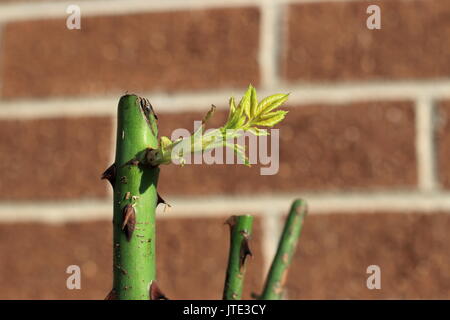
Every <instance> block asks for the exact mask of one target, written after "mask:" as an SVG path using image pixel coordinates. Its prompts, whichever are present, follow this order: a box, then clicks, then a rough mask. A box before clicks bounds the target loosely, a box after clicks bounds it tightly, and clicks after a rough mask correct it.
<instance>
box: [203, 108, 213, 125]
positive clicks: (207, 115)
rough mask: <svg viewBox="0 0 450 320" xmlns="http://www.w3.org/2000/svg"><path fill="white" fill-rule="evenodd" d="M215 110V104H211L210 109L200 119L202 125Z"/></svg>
mask: <svg viewBox="0 0 450 320" xmlns="http://www.w3.org/2000/svg"><path fill="white" fill-rule="evenodd" d="M215 111H216V106H215V105H211V109H209V111H208V113H207V114H206V115H205V116H204V118H203V120H202V125H205V124H206V122H207V121H208V120H209V119H210V118H211V117H212V115H213V114H214V112H215Z"/></svg>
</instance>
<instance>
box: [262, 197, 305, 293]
mask: <svg viewBox="0 0 450 320" xmlns="http://www.w3.org/2000/svg"><path fill="white" fill-rule="evenodd" d="M306 212H307V206H306V202H305V201H303V200H295V201H294V202H293V203H292V206H291V210H290V212H289V216H288V218H287V220H286V223H285V225H284V229H283V233H282V235H281V239H280V242H279V244H278V249H277V253H276V255H275V258H274V259H273V262H272V266H271V267H270V271H269V274H268V276H267V280H266V284H265V287H264V290H263V293H262V295H261V297H260V299H262V300H279V299H282V297H283V289H284V284H285V282H286V279H287V273H288V269H289V265H290V264H291V261H292V256H293V255H294V253H295V248H296V246H297V242H298V238H299V237H300V233H301V231H302V227H303V221H304V219H305V216H306Z"/></svg>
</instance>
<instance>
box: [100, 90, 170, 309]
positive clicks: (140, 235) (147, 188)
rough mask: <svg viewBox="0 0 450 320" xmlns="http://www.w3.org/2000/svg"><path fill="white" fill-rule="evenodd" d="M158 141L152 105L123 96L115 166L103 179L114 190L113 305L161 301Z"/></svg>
mask: <svg viewBox="0 0 450 320" xmlns="http://www.w3.org/2000/svg"><path fill="white" fill-rule="evenodd" d="M157 136H158V128H157V117H156V115H155V113H154V112H153V108H152V107H151V105H150V103H149V102H148V100H146V99H143V98H140V97H138V96H136V95H128V94H127V95H124V96H122V97H121V98H120V101H119V106H118V121H117V142H116V158H115V163H114V164H113V165H112V166H111V167H110V168H109V169H107V170H106V171H105V173H104V174H103V176H102V178H105V179H108V180H109V181H110V182H111V184H112V186H113V189H114V217H113V238H114V244H113V245H114V256H113V274H114V281H113V289H112V291H111V293H110V294H109V296H108V297H107V298H109V299H118V300H148V299H149V298H158V297H161V295H158V294H159V290H158V288H157V286H156V282H154V281H155V279H156V260H155V210H156V206H157V204H158V194H157V191H156V185H157V182H158V174H159V168H158V167H157V166H155V167H153V166H150V165H148V164H147V163H146V154H147V153H148V151H150V150H151V149H156V148H158V140H157ZM151 296H153V297H151Z"/></svg>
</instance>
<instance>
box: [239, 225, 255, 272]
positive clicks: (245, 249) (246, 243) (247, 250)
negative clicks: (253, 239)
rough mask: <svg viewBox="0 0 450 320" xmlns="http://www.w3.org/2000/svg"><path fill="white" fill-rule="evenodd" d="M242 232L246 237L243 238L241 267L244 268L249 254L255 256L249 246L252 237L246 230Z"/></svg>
mask: <svg viewBox="0 0 450 320" xmlns="http://www.w3.org/2000/svg"><path fill="white" fill-rule="evenodd" d="M241 233H242V235H243V237H244V239H243V240H242V244H241V253H240V260H239V269H242V268H243V267H244V265H245V260H246V259H247V256H251V257H253V253H252V251H251V250H250V246H249V240H250V237H249V236H248V233H246V232H243V231H242V232H241Z"/></svg>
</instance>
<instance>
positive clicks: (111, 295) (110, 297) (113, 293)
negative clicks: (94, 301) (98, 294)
mask: <svg viewBox="0 0 450 320" xmlns="http://www.w3.org/2000/svg"><path fill="white" fill-rule="evenodd" d="M116 299H117V297H116V291H115V290H114V289H111V291H110V292H109V293H108V295H107V296H106V297H105V300H116Z"/></svg>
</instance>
